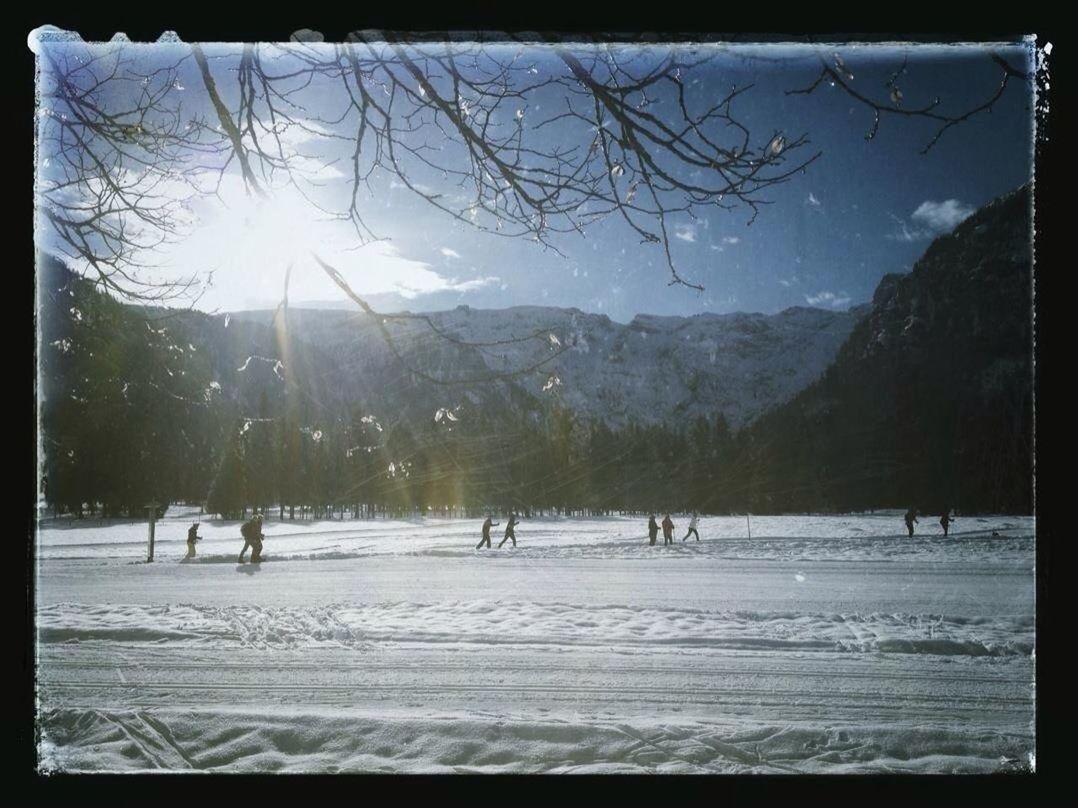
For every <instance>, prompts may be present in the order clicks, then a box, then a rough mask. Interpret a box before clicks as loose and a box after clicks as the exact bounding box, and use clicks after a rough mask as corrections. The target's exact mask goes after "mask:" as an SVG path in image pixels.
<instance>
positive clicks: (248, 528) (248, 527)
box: [239, 513, 263, 564]
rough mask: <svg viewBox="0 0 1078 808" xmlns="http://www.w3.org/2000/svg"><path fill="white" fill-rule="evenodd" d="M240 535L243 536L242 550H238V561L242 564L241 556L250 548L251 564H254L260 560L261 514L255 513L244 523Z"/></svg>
mask: <svg viewBox="0 0 1078 808" xmlns="http://www.w3.org/2000/svg"><path fill="white" fill-rule="evenodd" d="M240 534H241V535H242V536H243V549H242V550H240V561H239V563H241V564H242V563H243V554H244V553H246V552H247V548H248V547H250V548H251V563H252V564H254V563H256V562H258V561H261V560H262V539H263V536H262V514H260V513H256V514H255V515H254V516H252V517H251V521H249V522H244V523H243V527H241V528H240Z"/></svg>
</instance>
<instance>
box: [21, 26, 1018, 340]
mask: <svg viewBox="0 0 1078 808" xmlns="http://www.w3.org/2000/svg"><path fill="white" fill-rule="evenodd" d="M50 47H53V48H60V47H61V46H59V45H52V46H50ZM182 47H183V46H176V45H174V46H156V47H155V46H140V47H138V48H134V49H132V51H131V53H133V54H137V63H138V64H139V65H143V66H144V67H145V69H146V70H147V71H148V70H150V69H153V68H154V67H156V66H159V65H161V64H163V63H165V62H168V61H172V60H173V59H174V58H175V56H176V53H177V48H182ZM829 50H830V49H829ZM839 50H840V51H841V53H842V58H843V60H844V64H845V65H846V67H847V69H848V70H849V71H850V72H851V73H852V74H853V75H854V76H855V78H854V79H853V81H852V82H851V83H852V85H853V86H855V87H856V88H858V89H859V90H863V91H865V92H869V93H872V94H873V95H875V96H876V97H880V96H881V94H884V95H885V93H886V90H885V89H884V88H885V85H886V82H887V80H888V78H889V77H890V76H891V74H892V73H894V71H895V70H896V69H898V68H899V67H900V66H901V64H902V59H903V57H904V56H908V66H907V73H906V74H905V75H904V76H903V78H902V80H901V86H902V89H903V93H904V103H905V104H906V105H907V106H908V107H915V106H918V105H924V104H927V103H929V102H931V100H932V99H933V97H935V96H939V97H940V99H941V106H940V109H941V110H944V111H947V112H953V111H955V110H964V109H968V108H970V107H973V106H976V105H977V104H979V103H981V102H983V101H984V100H986V99H987V98H989V97H990V96H991V95H992V94H993V93H994V92H995V89H996V87H997V86H998V84H999V79H1000V71H999V69H998V67H997V66H995V65H994V64H993V63H992V62H991V60H990V55H989V54H990V52H989V50H988V49H987V48H985V47H982V46H976V47H968V48H960V47H948V48H939V47H912V46H911V47H905V48H903V49H901V50H899V49H894V48H886V47H882V46H871V47H867V48H855V47H852V46H841V48H839ZM207 52H208V53H210V55H211V57H212V56H213V55H217V56H218V57H221V58H217V59H213V58H211V69H212V70H213V72H214V76H215V78H216V81H217V82H218V84H219V85H220V87H221V89H222V92H223V93H224V94H225V96H226V101H229V102H230V103H231V102H233V101H234V98H235V83H236V82H235V79H234V77H233V76H232V74H231V73H230V71H229V64H234V59H231V60H230V59H228V58H224V57H226V56H227V54H228V53H229V52H231V53H235V52H236V49H229V48H227V47H224V48H218V49H216V50H214V49H210V48H207ZM663 52H664V51H662V50H657V51H656V55H661V54H662V53H663ZM996 52H999V53H1002V54H1003V55H1004V56H1006V58H1007V59H1008V60H1009V61H1010V62H1011V63H1012V64H1015V65H1017V66H1019V67H1020V68H1023V69H1029V64H1028V63H1027V58H1028V54H1027V52H1026V51H1025V49H1022V48H1015V47H1010V48H1001V49H996ZM744 55H745V54H742V56H744ZM529 56H530V57H531V58H534V59H535V61H536V64H537V65H538V66H539V68H540V69H543V70H546V69H549V70H555V69H557V68H558V67H559V65H560V63H556V62H555V61H554V60H553V58H552V57H550V56H549V55H543V54H536V53H532V54H529ZM751 57H752V58H748V59H746V58H736V59H735V58H732V57H730V56H719V57H718V58H717V60H716V62H715V64H714V65H711V66H708V67H706V68H700V69H698V70H696V71H694V72H693V73H692V74H690V75H686V76H685V79H684V80H685V82H686V86H687V88H688V92H689V93H690V95H691V96H692V97H695V98H698V99H700V100H706V99H707V98H710V97H714V96H716V95H718V94H719V93H723V92H725V91H726V90H727V89H728V88H729V86H730V85H731V84H734V83H736V84H738V85H739V86H741V85H745V84H748V83H750V82H751V83H753V84H754V87H753V88H752V89H751V90H750V91H748V92H747V93H746V94H745V95H743V96H742V97H740V98H739V99H738V100H737V101H736V102H735V104H734V107H733V109H734V112H735V113H736V114H737V115H738V117H739V118H741V119H742V121H743V122H744V123H745V124H746V126H748V127H749V128H750V129H752V130H753V132H754V133H761V134H762V135H763V136H765V137H766V136H767V135H769V134H770V133H771V132H777V131H781V132H784V133H788V134H790V135H796V134H800V133H802V132H805V133H807V134H808V135H809V137H810V139H811V142H812V145H811V146H810V147H809V149H811V150H815V149H819V150H821V151H822V152H823V155H822V157H821V158H820V159H819V160H817V161H816V162H815V163H813V164H812V165H810V166H809V167H808V168H807V169H806V171H805V172H804V173H803V174H801V175H798V176H795V177H794V178H793V179H792V181H791V182H789V183H787V184H785V185H783V186H779V187H776V188H773V189H771V190H769V191H768V192H767V193H766V194H765V195H764V198H766V199H769V200H771V201H772V203H773V204H771V205H768V206H766V207H764V208H762V209H761V213H760V215H759V218H758V219H757V220H756V222H755V223H754V224H753V225H752V226H751V227H749V226H747V225H746V222H747V220H748V217H749V211H747V210H745V209H738V210H734V211H725V210H712V211H710V212H709V213H708V214H707V215H706V216H703V217H701V218H700V219H699V220H695V221H694V220H692V219H690V218H689V217H687V216H684V215H682V216H679V217H677V218H675V219H674V220H673V221H671V222H670V223H669V224H670V232H671V233H672V235H673V236H674V238H672V239H671V242H672V246H671V250H672V253H673V258H674V261H675V263H676V265H677V267H678V271H679V273H680V274H681V275H682V276H683V277H685V278H686V279H687V280H689V281H691V282H694V283H699V284H701V285H703V286H704V287H705V291H703V292H698V291H695V290H692V289H687V288H684V287H671V286H669V285H668V281H669V280H670V275H669V272H668V270H667V268H666V266H665V263H664V258H663V254H662V248H661V247H660V246H658V245H648V244H639V243H638V242H639V238H638V237H637V236H636V235H635V234H634V233H633V232H632V231H630V230H629V229H628V227H627V226H625V225H624V224H623V223H622V222H620V221H619V220H618V219H617V218H616V217H611V218H610V219H608V220H606V221H604V222H602V223H599V224H594V225H591V226H590V227H589V228H588V229H587V231H586V234H585V236H584V237H581V236H579V235H572V236H570V235H566V236H564V237H558V238H557V239H556V241H555V243H556V245H557V246H558V248H559V249H560V250H561V251H562V252H563V253H564V257H562V256H559V255H557V254H555V253H553V252H551V251H547V250H544V249H543V248H542V247H541V246H540V245H538V244H536V243H533V242H531V241H528V240H526V239H507V238H500V237H497V236H494V235H491V234H486V233H482V232H477V231H475V230H474V229H471V228H469V227H468V226H467V225H466V224H464V223H461V222H457V221H455V220H453V219H452V218H450V217H449V216H448V215H446V214H445V213H443V212H441V211H438V210H436V209H435V208H434V207H432V206H431V205H430V204H428V203H427V202H425V201H424V200H422V199H420V198H418V197H416V196H415V195H414V194H412V193H411V192H410V191H408V190H407V189H406V188H405V187H403V185H402V184H401V183H400V182H399V181H398V180H397V178H395V177H394V176H392V175H389V174H384V173H383V174H378V175H376V176H374V177H372V179H371V182H370V186H369V187H363V188H361V190H360V194H359V204H360V207H361V211H362V213H363V216H364V218H365V220H366V221H367V222H368V223H369V224H370V226H371V228H372V229H373V230H374V231H375V232H376V233H377V234H378V235H379V236H382V237H384V240H383V241H378V242H374V243H370V244H367V245H366V246H359V243H358V240H357V238H356V233H355V231H354V230H353V228H352V225H351V224H349V223H347V222H344V221H340V220H334V219H332V218H331V217H329V216H328V215H326V214H325V213H323V212H322V211H321V210H319V207H322V208H325V209H327V210H341V209H344V208H345V207H347V200H348V198H349V195H350V193H351V173H350V166H349V160H350V155H351V149H352V148H353V143H352V142H350V141H349V140H347V139H340V140H334V139H332V138H328V137H325V136H324V135H325V130H324V128H322V127H320V126H319V125H312V126H311V127H310V131H307V132H299V131H292V132H290V133H289V135H288V142H287V145H288V148H290V149H294V150H296V152H297V153H299V154H301V155H302V157H297V158H296V162H295V166H298V167H300V168H302V169H304V170H305V171H306V174H307V179H308V180H310V181H311V182H306V183H305V184H303V186H302V187H303V194H306V198H305V197H304V195H303V194H301V193H300V191H297V190H295V189H294V188H291V187H289V186H287V185H285V184H283V183H278V185H279V187H277V188H275V189H274V190H273V191H272V192H271V194H270V198H269V199H268V200H262V199H259V198H257V197H252V196H250V195H248V194H247V193H246V192H245V189H244V186H243V183H242V181H241V180H240V177H239V174H238V171H237V170H236V167H235V165H231V166H230V167H229V169H228V170H227V171H226V172H225V175H224V177H223V179H222V182H221V184H220V187H219V189H218V192H217V194H215V195H206V196H203V197H201V198H197V199H192V200H190V201H189V203H188V205H187V207H186V215H185V217H184V221H183V222H182V223H181V224H182V230H183V232H184V233H185V237H184V238H183V239H181V240H179V241H177V242H176V243H175V244H170V245H167V246H166V247H164V248H162V249H161V250H160V251H159V252H158V253H157V254H156V255H155V260H156V261H157V262H158V264H159V269H158V271H159V272H161V273H164V274H166V275H170V276H179V275H190V274H196V275H197V276H198V277H199V279H200V280H201V281H202V282H203V283H204V284H205V285H204V286H203V296H202V297H201V298H200V300H199V302H198V307H199V308H201V309H205V310H219V311H228V310H240V309H250V308H270V307H273V306H275V305H276V304H277V303H278V302H279V300H280V299H281V296H282V293H283V284H284V277H285V272H286V270H287V268H288V267H289V266H290V265H291V266H293V273H292V277H291V285H290V288H289V302H290V304H291V305H326V306H330V305H333V306H351V305H353V304H351V303H349V302H348V301H347V300H346V299H345V298H344V296H343V294H342V293H341V292H340V290H339V289H338V288H337V287H336V285H334V284H333V283H332V282H331V281H330V280H329V279H328V278H327V277H326V275H325V274H324V273H322V272H321V270H319V269H318V267H317V265H315V263H314V262H313V259H312V258H311V253H312V251H317V252H318V253H319V254H320V255H322V256H323V257H325V258H326V260H328V261H330V262H331V263H333V264H334V265H336V266H338V267H339V268H340V269H341V270H342V272H343V273H344V275H345V276H346V278H347V279H348V280H349V281H350V282H351V283H352V285H353V286H354V288H355V289H356V291H357V292H360V293H361V294H364V295H367V296H368V297H369V299H370V301H371V302H372V304H374V305H375V306H376V307H381V308H382V309H384V310H400V309H405V308H406V309H409V310H412V311H423V310H428V311H430V310H439V309H447V308H452V307H454V306H457V305H460V304H462V303H463V304H468V305H471V306H473V307H477V308H504V307H508V306H513V305H522V304H535V305H551V306H565V307H568V306H575V307H577V308H580V309H584V310H586V311H593V312H601V313H605V314H608V315H609V316H610V317H612V318H613V319H615V320H619V321H623V322H624V321H628V320H629V319H631V318H632V317H633V316H634V315H635V314H637V313H641V312H647V313H655V314H682V315H689V314H695V313H699V312H705V311H711V312H720V313H722V312H731V311H762V312H776V311H780V310H782V309H784V308H787V307H789V306H793V305H810V306H819V307H823V308H833V309H845V308H847V307H849V306H851V305H857V304H860V303H863V302H866V301H867V300H869V299H871V296H872V292H873V290H874V289H875V287H876V285H877V283H878V282H879V279H880V278H881V277H882V276H883V275H884V274H887V273H890V272H903V271H908V270H909V269H910V268H912V265H913V263H914V262H915V261H916V259H917V258H918V257H919V256H920V254H921V253H922V252H923V251H924V249H925V248H926V247H927V246H928V244H929V243H930V241H931V239H932V238H933V237H935V236H936V235H938V234H940V233H943V232H948V231H949V230H950V229H952V228H953V227H954V226H955V225H956V224H957V223H959V222H960V221H961V220H962V219H963V218H964V217H965V216H968V215H969V214H970V213H971V212H972V211H973V210H975V209H976V208H977V207H979V206H981V205H983V204H985V203H986V202H988V201H990V200H992V199H993V198H995V197H997V196H999V195H1000V194H1003V193H1005V192H1007V191H1010V190H1012V189H1014V188H1016V187H1018V186H1019V185H1021V184H1022V183H1023V182H1025V181H1027V180H1028V179H1029V177H1030V174H1031V154H1032V145H1031V143H1032V111H1031V108H1032V98H1031V95H1030V92H1029V89H1028V87H1026V86H1023V85H1021V84H1020V83H1018V82H1013V83H1012V84H1011V85H1010V86H1009V87H1008V88H1007V90H1006V92H1005V93H1004V94H1003V96H1002V97H1001V99H1000V100H999V101H998V103H997V104H996V105H995V107H994V108H993V110H992V111H991V113H982V114H980V115H977V116H975V117H973V118H972V119H970V120H969V121H967V122H965V123H963V124H961V125H960V126H957V127H954V128H953V129H951V130H949V131H948V132H947V133H945V134H944V135H943V137H942V138H941V139H940V141H939V142H938V144H936V146H935V147H934V148H933V149H932V150H931V151H930V152H929V153H928V154H926V155H922V154H921V153H920V152H921V149H922V148H923V147H924V145H925V144H926V143H927V142H928V141H929V139H930V138H931V136H932V135H933V133H934V131H935V128H934V127H933V126H931V125H930V124H928V123H927V122H924V121H916V120H908V119H896V118H884V120H883V121H882V122H881V125H880V129H879V132H878V134H877V136H876V137H875V138H874V139H872V140H866V138H865V135H866V133H867V132H868V131H869V129H870V128H871V125H872V116H871V113H870V112H869V111H868V110H867V109H865V108H864V107H861V106H859V105H857V104H856V102H855V101H854V100H853V99H851V98H850V97H849V96H848V95H846V94H844V93H842V92H841V91H839V90H836V89H833V88H829V87H821V88H820V89H818V90H817V91H816V92H815V93H813V94H812V95H788V94H787V92H786V91H788V90H791V89H796V88H800V87H804V86H806V85H807V84H809V83H811V82H812V80H813V79H814V77H815V76H816V74H817V73H818V70H819V68H818V64H819V63H818V61H814V59H815V58H816V57H815V56H814V55H813V53H812V52H810V51H808V50H807V49H805V48H799V49H797V50H791V49H790V48H788V47H778V46H774V47H768V48H756V49H755V50H753V51H752V53H751ZM561 70H562V71H564V66H561ZM202 90H203V88H202V85H201V79H200V77H199V75H198V72H197V68H196V66H195V65H194V63H193V60H191V59H188V60H187V61H186V62H185V64H184V66H183V68H182V69H181V72H180V77H179V80H178V82H177V86H176V88H175V92H176V93H183V94H184V95H183V102H184V104H185V105H186V107H185V109H186V110H187V114H191V115H197V114H208V113H209V106H208V102H207V101H206V98H205V93H204V91H202ZM200 91H202V92H200ZM230 94H231V95H230ZM692 94H695V95H692ZM123 100H124V99H122V98H120V97H119V94H117V98H116V99H115V103H116V104H117V105H119V104H121V102H122V101H123ZM304 101H305V106H307V108H308V109H309V110H310V111H311V114H319V115H322V116H323V117H324V115H325V113H326V112H327V111H328V110H329V109H330V108H331V106H332V94H331V92H330V90H328V89H327V88H324V87H319V86H317V84H314V85H312V87H311V88H310V90H309V91H308V95H306V96H304ZM558 102H559V99H558V98H556V97H546V96H542V95H540V96H537V97H536V98H535V99H533V101H532V106H531V107H529V108H528V109H527V111H526V112H524V111H523V110H522V114H523V115H524V118H523V121H524V125H525V126H527V124H528V121H529V120H533V119H538V118H539V117H540V115H541V114H542V113H543V110H542V105H543V104H557V103H558ZM47 103H48V102H47V101H46V105H47ZM339 131H342V132H346V127H342V128H340V129H339ZM435 145H436V146H437V147H438V148H444V149H451V148H453V145H452V144H451V143H445V144H435ZM50 157H54V156H50V154H48V153H47V150H46V149H41V150H40V152H39V156H38V160H39V171H40V172H42V176H43V177H44V178H46V179H47V178H49V176H50V174H49V171H50V169H49V164H48V163H47V162H46V161H49V160H50ZM428 174H429V172H428ZM424 182H426V183H428V185H429V187H430V189H431V190H433V191H434V192H437V193H443V194H447V195H448V194H453V193H456V192H458V191H457V190H456V189H455V187H454V186H453V185H452V184H451V183H449V182H448V181H445V182H444V183H442V184H441V185H440V184H439V183H440V182H441V181H440V180H439V178H438V177H437V176H427V177H424ZM312 201H314V202H317V205H318V206H319V207H316V206H315V205H314V204H311V202H312ZM38 238H39V244H41V245H42V246H44V247H46V248H47V249H52V250H54V251H55V250H56V244H57V242H56V239H55V237H54V235H53V234H52V233H51V232H50V231H48V230H47V229H42V230H40V231H39V235H38Z"/></svg>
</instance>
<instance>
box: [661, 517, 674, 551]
mask: <svg viewBox="0 0 1078 808" xmlns="http://www.w3.org/2000/svg"><path fill="white" fill-rule="evenodd" d="M673 543H674V523H673V522H672V521H670V514H667V515H666V518H665V519H663V545H664V546H665V545H667V544H673Z"/></svg>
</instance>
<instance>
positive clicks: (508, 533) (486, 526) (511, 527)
mask: <svg viewBox="0 0 1078 808" xmlns="http://www.w3.org/2000/svg"><path fill="white" fill-rule="evenodd" d="M519 524H520V520H519V519H518V518H517V515H516V514H515V513H510V514H509V521H508V522H507V523H506V525H505V535H504V536H503V537H502V540H501V542H499V543H498V549H499V550H500V549H501V547H502V545H503V544H505V543H506V542H507V541H509V540H512V542H513V546H514V547H516V546H517V533H516V530H515V528H516V526H517V525H519ZM497 526H498V523H497V522H495V521H493V518H492V517H491V516H490V515H489V514H488V515H487V519H486V521H485V522H483V538H481V539H480V540H479V544H477V545H476V546H475V549H476V550H478V549H480V548H481V547H483V546H484V545H485V546H486V547H488V548H489V547H490V529H491V528H492V527H497Z"/></svg>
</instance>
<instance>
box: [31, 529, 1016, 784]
mask: <svg viewBox="0 0 1078 808" xmlns="http://www.w3.org/2000/svg"><path fill="white" fill-rule="evenodd" d="M174 511H175V512H174ZM900 520H901V517H900V515H894V514H886V515H880V514H876V515H866V516H857V515H853V516H828V517H818V516H806V517H753V518H752V528H753V535H754V538H753V539H751V540H749V539H747V538H746V537H745V535H744V528H745V519H744V517H713V518H702V519H701V522H700V532H701V535H702V536H703V537H704V539H705V540H704V541H701V542H700V543H696V542H686V543H685V544H682V543H681V542H680V532H682V531H683V525H682V523H683V522H684V523H687V519H684V518H682V519H678V518H677V517H675V522H677V523H678V525H679V532H677V533H676V534H675V535H676V538H677V539H678V541H677V544H676V545H675V546H674V547H666V548H664V547H662V546H661V545H660V546H657V547H648V546H647V541H646V539H643V540H641V536H642V535H643V533H644V531H643V530H641V529H640V526H641V524H644V523H643V522H641V520H632V519H622V518H618V517H608V518H604V519H599V518H596V519H562V518H548V519H534V520H525V521H523V522H522V523H521V524H520V526H519V527H518V528H517V539H518V543H519V544H520V546H518V547H517V548H516V549H512V548H510V546H509V545H506V547H504V548H503V549H502V550H481V551H476V550H475V549H474V545H475V542H476V541H477V540H478V536H476V535H475V534H476V533H477V528H478V524H479V521H478V520H474V521H472V520H467V521H461V520H442V519H426V520H401V521H391V520H373V521H359V522H347V521H346V522H343V523H342V522H329V521H327V522H307V523H297V522H293V523H289V522H287V521H286V522H283V523H282V522H277V521H271V522H268V523H267V526H266V531H265V532H266V535H267V540H266V554H267V560H266V562H264V563H263V564H261V565H251V564H244V565H238V564H237V563H236V555H237V554H238V550H239V547H240V546H242V543H241V542H240V541H239V540H238V538H235V536H238V523H218V522H204V523H203V524H202V525H201V526H200V533H201V535H203V536H205V537H206V540H205V541H203V542H201V543H200V544H199V545H198V548H199V555H198V556H197V557H196V558H195V559H194V560H192V561H182V562H180V561H179V556H180V555H182V552H183V551H184V550H185V549H186V546H185V544H184V543H183V541H182V539H183V537H184V536H185V534H186V527H187V526H189V524H190V522H191V521H192V519H191V514H190V513H188V512H184V511H182V510H178V509H173V510H170V512H169V515H168V516H167V517H166V518H165V519H164V520H161V521H160V522H158V527H157V538H158V541H157V550H156V561H155V563H153V564H146V563H143V562H144V558H145V557H144V555H143V554H144V552H145V533H146V526H145V523H137V522H134V523H125V522H113V523H104V524H103V523H100V522H97V521H96V520H83V521H82V522H81V523H77V522H76V520H57V521H49V520H46V521H44V522H43V523H42V527H41V529H40V530H39V533H38V535H37V543H36V552H37V557H38V575H37V581H36V588H35V594H36V598H37V631H38V642H37V662H38V668H37V670H38V705H39V721H38V725H39V728H40V730H41V741H40V744H39V756H40V767H41V768H42V770H45V771H69V772H82V771H95V772H104V771H146V770H158V769H166V770H192V769H197V770H208V771H230V772H254V771H295V772H321V773H330V772H348V771H386V772H603V773H605V772H611V773H619V772H621V773H629V772H668V773H697V774H701V773H704V774H707V773H794V772H797V773H837V772H996V771H1010V770H1028V768H1029V767H1030V759H1031V758H1030V753H1031V752H1032V751H1033V749H1034V736H1033V729H1032V721H1033V689H1032V681H1033V648H1034V618H1033V615H1034V607H1033V588H1034V578H1033V560H1034V524H1033V520H1032V519H1030V518H1022V517H972V516H970V517H963V518H961V519H960V521H959V522H958V523H956V525H955V527H956V528H959V530H957V531H954V532H952V535H951V537H949V538H947V539H944V538H943V537H942V536H934V535H927V536H915V537H914V539H913V540H910V539H908V538H907V537H906V536H904V535H902V536H899V535H897V534H896V532H895V529H894V528H895V524H896V523H897V524H898V525H899V526H900V527H901V521H900ZM922 521H923V522H927V521H928V520H927V519H925V520H922ZM961 528H965V531H963V530H962V529H961ZM739 529H740V530H741V531H742V532H741V533H738V530H739ZM758 531H759V535H760V536H762V538H757V535H758ZM993 532H995V533H997V534H998V535H996V536H993V535H992V533H993ZM173 534H175V535H173ZM233 534H235V536H234V535H233ZM636 534H640V535H636ZM498 541H500V538H496V539H495V542H494V543H495V545H496V544H497V542H498ZM140 558H141V559H142V561H140Z"/></svg>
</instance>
